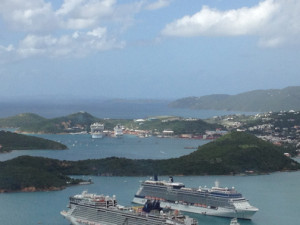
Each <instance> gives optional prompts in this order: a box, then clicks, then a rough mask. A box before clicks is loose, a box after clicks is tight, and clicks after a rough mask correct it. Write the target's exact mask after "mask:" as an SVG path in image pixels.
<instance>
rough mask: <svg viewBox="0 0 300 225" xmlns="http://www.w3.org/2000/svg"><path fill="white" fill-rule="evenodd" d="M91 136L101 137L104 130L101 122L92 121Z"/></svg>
mask: <svg viewBox="0 0 300 225" xmlns="http://www.w3.org/2000/svg"><path fill="white" fill-rule="evenodd" d="M90 128H91V135H92V138H102V137H103V131H104V124H103V123H93V124H91V126H90Z"/></svg>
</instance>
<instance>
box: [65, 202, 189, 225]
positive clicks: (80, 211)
mask: <svg viewBox="0 0 300 225" xmlns="http://www.w3.org/2000/svg"><path fill="white" fill-rule="evenodd" d="M61 215H62V216H63V217H65V218H66V219H68V220H69V221H70V222H71V224H73V225H87V224H89V225H123V224H124V225H150V224H151V225H184V224H185V223H177V222H174V221H173V220H171V219H170V220H168V219H162V218H159V217H156V216H151V215H145V216H143V217H141V216H138V215H134V214H132V213H131V212H130V213H125V212H122V211H120V210H114V209H104V208H102V209H100V208H93V207H87V206H77V207H76V208H73V209H71V210H69V211H68V212H66V211H62V212H61ZM187 224H192V223H187Z"/></svg>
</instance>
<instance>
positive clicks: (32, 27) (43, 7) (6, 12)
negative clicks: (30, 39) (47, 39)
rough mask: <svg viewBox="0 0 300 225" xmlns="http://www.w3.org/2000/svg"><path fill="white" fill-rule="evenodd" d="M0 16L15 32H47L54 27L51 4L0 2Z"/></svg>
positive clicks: (15, 0) (39, 0) (18, 0)
mask: <svg viewBox="0 0 300 225" xmlns="http://www.w3.org/2000/svg"><path fill="white" fill-rule="evenodd" d="M0 4H1V7H0V16H1V15H2V17H3V19H4V20H5V21H7V23H8V24H9V25H10V26H11V27H12V28H14V29H16V30H22V31H40V30H49V29H52V28H53V26H55V25H56V18H55V16H54V13H53V9H52V6H51V3H46V2H44V1H43V0H28V1H22V0H1V3H0Z"/></svg>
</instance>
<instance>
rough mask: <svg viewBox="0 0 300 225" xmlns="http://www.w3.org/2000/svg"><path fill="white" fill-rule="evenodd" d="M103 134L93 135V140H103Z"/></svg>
mask: <svg viewBox="0 0 300 225" xmlns="http://www.w3.org/2000/svg"><path fill="white" fill-rule="evenodd" d="M102 137H103V135H102V134H92V138H102Z"/></svg>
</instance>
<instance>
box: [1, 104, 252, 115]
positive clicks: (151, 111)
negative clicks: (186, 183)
mask: <svg viewBox="0 0 300 225" xmlns="http://www.w3.org/2000/svg"><path fill="white" fill-rule="evenodd" d="M79 111H85V112H88V113H90V114H92V115H93V116H95V117H98V118H112V119H137V118H146V117H151V116H165V115H167V116H182V117H186V118H188V117H193V118H200V119H206V118H210V117H212V116H222V115H228V114H245V115H251V114H254V113H253V112H252V113H251V112H236V111H217V110H191V109H176V108H170V107H168V102H152V103H126V102H124V103H114V102H101V101H86V102H74V103H72V102H66V103H55V102H54V101H51V102H49V101H48V102H5V103H3V102H0V118H5V117H8V116H13V115H17V114H19V113H26V112H31V113H36V114H38V115H41V116H44V117H46V118H55V117H60V116H66V115H69V114H72V113H76V112H79Z"/></svg>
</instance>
